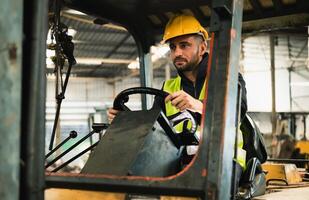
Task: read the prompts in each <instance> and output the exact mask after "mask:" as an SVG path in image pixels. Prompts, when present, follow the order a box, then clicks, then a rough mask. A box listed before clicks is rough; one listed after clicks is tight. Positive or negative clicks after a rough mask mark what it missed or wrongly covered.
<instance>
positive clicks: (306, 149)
mask: <svg viewBox="0 0 309 200" xmlns="http://www.w3.org/2000/svg"><path fill="white" fill-rule="evenodd" d="M296 148H299V149H300V153H307V154H309V141H297V143H296Z"/></svg>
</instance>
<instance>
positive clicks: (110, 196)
mask: <svg viewBox="0 0 309 200" xmlns="http://www.w3.org/2000/svg"><path fill="white" fill-rule="evenodd" d="M66 199H70V200H85V199H87V200H124V199H125V194H121V193H110V192H96V191H86V190H70V189H54V188H53V189H47V190H45V200H66Z"/></svg>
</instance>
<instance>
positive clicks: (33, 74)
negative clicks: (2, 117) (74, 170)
mask: <svg viewBox="0 0 309 200" xmlns="http://www.w3.org/2000/svg"><path fill="white" fill-rule="evenodd" d="M47 4H48V2H47V0H35V1H27V3H25V5H24V27H23V29H24V43H23V74H22V116H21V125H22V126H21V127H22V131H21V162H22V168H21V182H20V183H21V188H20V193H21V194H22V195H21V198H20V199H23V200H28V199H31V200H32V199H33V200H34V199H43V198H44V184H45V183H44V181H45V179H44V160H45V159H44V152H45V93H46V83H45V82H46V74H45V69H46V61H45V57H46V55H45V54H46V53H45V52H46V36H47V30H48V27H47V26H48V23H47V16H48V10H47V7H48V6H47Z"/></svg>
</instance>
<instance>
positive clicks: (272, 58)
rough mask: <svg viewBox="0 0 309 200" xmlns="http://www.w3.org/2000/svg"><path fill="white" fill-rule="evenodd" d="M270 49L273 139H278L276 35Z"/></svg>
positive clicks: (271, 36)
mask: <svg viewBox="0 0 309 200" xmlns="http://www.w3.org/2000/svg"><path fill="white" fill-rule="evenodd" d="M269 49H270V70H271V97H272V98H271V102H272V104H271V108H272V109H271V124H272V132H271V134H272V139H273V141H274V140H276V124H277V118H276V79H275V37H274V36H273V35H270V36H269ZM275 149H276V148H275V147H273V149H272V156H275V154H274V153H276V152H275Z"/></svg>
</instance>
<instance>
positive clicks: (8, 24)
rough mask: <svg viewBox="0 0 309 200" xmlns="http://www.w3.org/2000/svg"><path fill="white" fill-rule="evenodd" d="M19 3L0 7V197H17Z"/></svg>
mask: <svg viewBox="0 0 309 200" xmlns="http://www.w3.org/2000/svg"><path fill="white" fill-rule="evenodd" d="M22 9H23V3H22V1H18V0H4V1H2V2H1V6H0V25H1V28H0V91H1V93H0V102H1V109H0V110H1V112H0V133H1V139H0V160H1V164H0V199H4V200H16V199H18V197H19V170H20V161H19V157H20V147H19V144H20V114H21V61H22V22H23V21H22V20H23V10H22Z"/></svg>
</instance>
